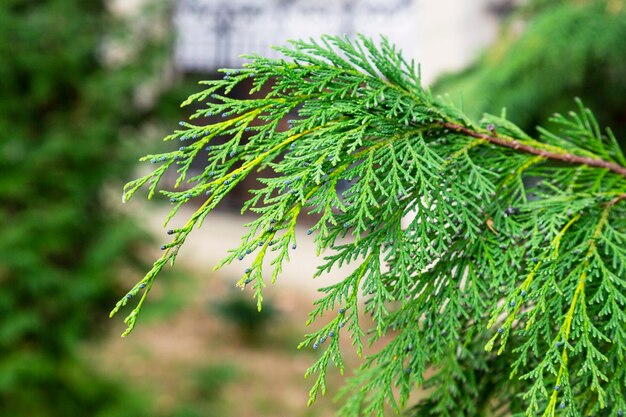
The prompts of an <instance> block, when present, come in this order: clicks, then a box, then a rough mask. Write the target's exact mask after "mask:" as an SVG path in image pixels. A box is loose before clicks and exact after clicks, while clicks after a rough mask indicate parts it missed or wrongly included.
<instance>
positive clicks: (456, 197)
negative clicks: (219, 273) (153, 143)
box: [113, 37, 626, 416]
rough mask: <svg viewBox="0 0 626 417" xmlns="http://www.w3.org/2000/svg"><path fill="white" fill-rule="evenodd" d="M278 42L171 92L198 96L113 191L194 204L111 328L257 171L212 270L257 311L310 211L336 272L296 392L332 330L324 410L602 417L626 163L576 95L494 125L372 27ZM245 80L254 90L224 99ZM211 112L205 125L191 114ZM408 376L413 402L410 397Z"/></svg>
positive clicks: (611, 398) (617, 334)
mask: <svg viewBox="0 0 626 417" xmlns="http://www.w3.org/2000/svg"><path fill="white" fill-rule="evenodd" d="M280 50H281V52H282V53H283V54H284V55H285V57H286V59H282V60H272V59H266V58H263V57H259V56H253V57H251V61H250V62H249V63H248V64H246V65H245V66H244V68H243V69H239V70H225V77H224V78H223V79H221V80H215V81H207V82H205V83H204V84H205V90H204V91H202V92H200V93H197V94H195V95H193V96H191V97H190V98H189V100H187V101H186V102H185V104H190V103H195V102H200V103H203V105H202V107H201V108H200V109H199V110H198V111H197V112H196V113H195V115H194V116H192V121H189V122H181V126H182V128H181V129H180V130H177V131H176V132H175V133H173V134H172V135H170V136H168V137H167V138H166V140H179V141H181V142H182V144H183V146H182V148H180V150H178V151H174V152H169V153H165V154H159V155H149V156H147V157H145V158H144V160H150V161H151V162H153V163H154V164H156V165H157V167H156V169H155V170H154V171H153V172H152V173H150V174H148V175H147V176H145V177H143V178H140V179H138V180H135V181H133V182H131V183H129V184H128V185H127V186H126V188H125V197H124V198H125V199H128V198H130V197H131V196H132V195H133V194H134V193H135V192H136V191H137V190H138V189H139V188H140V187H141V186H143V185H148V186H149V189H150V195H153V194H154V193H155V192H156V191H157V190H158V189H159V180H160V178H161V176H162V175H163V173H164V172H165V171H167V170H168V169H170V168H173V169H177V172H178V174H179V181H178V184H181V183H182V182H183V181H185V180H186V181H187V183H188V184H187V186H188V187H189V188H188V189H187V190H185V191H180V192H179V191H175V190H174V191H172V190H160V192H161V193H163V194H165V195H167V196H168V197H170V198H171V201H172V204H173V206H174V208H173V212H176V210H177V209H178V208H179V207H180V206H182V205H183V204H186V203H188V202H190V201H200V200H202V201H203V203H202V204H201V205H200V207H199V208H198V209H197V211H196V212H195V213H194V214H193V215H192V216H191V217H190V219H189V220H188V222H187V223H186V224H185V225H184V226H183V227H181V228H179V229H175V230H172V231H170V234H172V235H173V240H172V241H171V243H169V244H167V245H164V246H163V250H164V254H163V256H162V257H161V258H160V259H159V260H157V261H156V262H155V264H154V266H153V268H152V269H151V270H150V271H149V272H148V274H147V275H146V276H145V277H144V278H143V279H142V280H141V281H140V282H139V283H138V284H137V285H136V286H135V287H134V288H132V289H131V290H130V292H129V293H128V296H127V297H124V298H123V299H122V300H121V301H120V302H119V303H118V305H117V306H116V308H115V309H114V311H113V313H115V312H116V311H117V310H118V309H119V308H120V307H121V306H123V305H125V304H127V303H128V302H129V300H131V299H132V297H134V296H140V297H141V299H140V301H139V303H138V305H137V306H136V307H135V308H134V309H133V310H132V312H131V313H130V315H129V316H128V317H127V319H126V322H127V324H128V330H127V332H126V333H125V334H127V333H128V332H130V331H131V330H132V328H133V327H134V325H135V322H136V319H137V315H138V314H139V311H140V308H141V305H142V303H143V302H144V300H145V298H146V295H147V294H148V292H149V290H150V288H151V287H152V285H153V283H154V280H155V277H156V276H157V274H158V273H159V272H160V271H161V270H162V268H163V267H164V266H165V265H166V264H167V263H168V262H174V260H175V258H176V254H177V253H178V250H179V249H180V247H181V246H182V245H183V244H184V242H185V239H186V237H187V236H188V235H189V233H191V231H192V230H193V229H194V228H196V227H199V226H200V224H201V223H202V221H203V219H204V218H205V217H206V216H207V215H208V214H209V213H210V212H211V211H212V210H213V209H214V208H215V207H216V206H217V204H218V203H219V202H220V201H221V200H222V199H223V198H224V196H225V195H227V193H229V192H230V191H231V190H232V189H233V187H235V186H236V185H237V184H238V183H239V182H240V181H242V180H243V179H244V178H245V177H246V176H247V175H249V174H250V173H251V172H253V171H258V172H260V175H261V177H260V178H259V187H258V188H256V189H254V190H251V193H252V194H251V197H250V199H249V200H248V201H247V202H246V203H245V205H244V207H243V209H242V212H245V211H250V212H252V213H254V214H255V215H256V216H255V217H254V219H253V220H251V221H250V222H249V223H248V232H247V233H246V234H245V235H244V236H243V237H242V242H241V245H240V246H239V247H238V248H235V249H233V250H232V251H231V252H230V254H229V256H228V257H227V258H226V259H225V260H224V261H223V262H222V263H221V264H220V265H223V264H224V263H228V262H231V261H233V260H237V259H240V260H244V259H246V260H247V259H249V261H248V265H249V268H248V269H247V270H246V272H245V273H244V275H243V276H242V278H241V280H240V281H239V285H241V286H243V287H246V286H249V287H251V288H252V291H253V293H254V294H255V296H256V297H257V300H258V303H259V308H260V307H261V302H262V295H263V288H264V287H265V283H266V279H269V280H271V281H272V282H273V281H274V280H275V279H276V278H277V276H278V275H279V274H280V271H281V266H282V264H283V262H285V261H287V260H288V258H289V252H290V251H291V250H293V249H295V245H296V235H295V228H296V224H297V223H298V220H299V218H300V217H301V216H303V215H306V214H308V213H314V214H315V217H313V218H314V219H315V220H314V221H315V223H314V225H313V226H312V227H311V228H310V229H309V230H308V231H307V234H308V235H312V236H311V238H312V239H315V242H316V244H317V249H318V251H319V252H320V253H324V262H323V263H322V265H321V266H320V267H319V270H318V272H317V275H320V274H324V273H325V272H327V271H330V270H331V269H333V268H337V267H341V266H343V265H348V264H350V265H353V266H354V268H353V272H351V273H349V274H348V275H347V276H346V277H345V278H344V279H343V280H342V281H340V282H338V283H337V284H334V285H330V286H328V287H325V288H321V289H320V291H321V292H322V296H321V298H320V299H319V300H317V302H316V304H315V308H314V310H313V311H312V312H311V314H310V323H313V322H315V321H316V320H317V319H319V318H320V317H322V316H326V318H327V320H326V321H325V322H326V324H325V325H323V326H320V327H319V328H318V329H317V330H314V331H312V333H310V334H308V335H307V336H306V338H305V340H304V341H303V342H302V344H301V345H300V347H301V348H313V349H317V350H319V351H321V352H320V354H319V357H318V359H317V361H316V362H315V364H314V365H313V366H312V367H311V368H310V369H309V371H308V372H307V375H308V376H311V375H315V376H316V378H315V381H314V383H313V388H312V390H311V401H313V400H314V399H315V397H316V396H317V395H318V394H320V393H321V394H323V393H324V392H325V391H326V385H325V375H326V373H327V369H328V366H329V365H331V364H332V365H334V366H336V367H337V368H338V369H339V371H340V372H342V373H343V371H344V364H343V361H342V356H341V351H340V348H339V340H340V339H341V338H349V339H350V341H351V343H352V344H353V345H354V346H355V348H356V350H357V352H358V353H359V354H361V355H363V356H364V358H363V362H362V364H361V366H360V367H359V369H358V370H357V371H356V372H355V375H354V376H352V377H351V378H349V379H348V381H347V385H346V387H345V389H344V390H343V397H342V398H343V401H342V406H341V408H340V411H339V415H341V416H358V415H377V416H382V415H383V413H384V412H385V410H386V407H391V408H392V409H394V410H396V411H401V410H407V412H408V413H410V414H412V415H441V416H459V415H473V416H478V415H495V414H496V413H498V412H502V411H503V410H508V411H510V412H511V413H514V414H525V415H528V416H531V415H536V414H537V413H539V414H542V415H544V416H548V415H554V414H556V413H562V414H563V415H567V416H579V415H612V416H615V415H621V412H622V411H621V410H626V404H625V403H624V399H625V396H624V394H625V393H626V392H625V390H626V384H625V382H626V366H624V354H625V353H626V352H625V350H626V331H625V329H626V297H625V295H624V294H625V293H626V279H625V276H626V270H625V268H626V262H625V261H626V249H624V248H626V245H625V243H626V223H625V222H624V220H623V219H624V218H625V216H626V168H624V165H626V160H625V158H624V155H623V154H622V152H621V150H620V148H619V146H618V145H617V142H616V139H615V137H614V136H613V134H612V133H611V132H610V131H608V130H607V131H602V130H601V129H600V127H599V125H598V123H597V122H596V120H595V118H594V116H593V115H592V114H591V112H590V111H589V110H588V109H586V108H584V107H583V105H582V104H581V103H580V101H579V102H578V110H577V112H571V113H568V114H567V115H557V116H555V117H554V118H553V122H554V123H555V125H556V126H557V128H556V129H555V130H553V131H548V130H543V129H542V130H541V131H540V132H539V136H538V137H532V136H530V135H528V134H526V133H525V132H524V131H522V130H521V129H520V128H518V127H517V126H516V125H514V124H513V123H512V122H510V121H508V120H506V119H505V118H504V117H497V116H492V115H485V116H484V117H483V118H482V119H481V120H480V121H479V122H476V121H474V120H472V119H470V118H468V117H466V116H465V115H464V114H463V113H462V112H461V111H460V110H458V109H456V108H454V107H453V106H452V105H450V104H448V103H446V102H444V101H442V100H440V99H438V98H435V97H433V96H432V95H431V94H430V93H429V91H428V90H427V89H425V88H423V87H422V86H421V83H420V77H419V74H418V73H416V69H415V67H414V65H413V63H411V62H406V61H405V60H404V59H403V58H402V56H401V55H400V53H399V52H398V51H397V50H396V49H395V48H394V47H393V46H392V45H390V44H389V43H388V42H387V41H386V40H385V39H383V40H382V41H381V43H380V45H378V46H377V45H375V44H374V43H373V42H372V41H370V40H368V39H365V38H361V39H360V40H359V41H358V42H351V41H348V40H345V39H343V38H336V37H323V38H322V39H321V40H320V41H318V42H316V41H309V42H302V41H297V42H293V43H292V44H291V48H281V49H280ZM250 79H252V84H253V87H252V91H251V93H254V92H259V91H262V92H264V95H263V96H262V97H261V98H259V97H258V96H254V97H252V96H251V97H250V98H244V99H232V98H229V97H228V96H227V94H228V92H229V91H230V90H231V89H233V88H234V87H235V86H237V85H238V84H239V83H241V82H244V81H247V80H250ZM294 112H296V113H297V118H295V119H294V120H291V121H290V122H289V127H288V128H286V129H281V128H280V125H279V122H280V121H281V120H282V119H283V118H285V117H288V115H290V114H293V113H294ZM215 114H222V115H223V117H224V119H223V120H222V121H217V122H215V123H210V124H206V125H205V124H202V123H201V122H198V123H194V122H193V119H199V118H202V117H203V116H207V115H215ZM218 138H219V139H220V141H219V142H218V143H220V144H217V145H216V144H214V141H216V139H218ZM221 139H223V140H221ZM197 158H207V163H206V169H205V171H204V172H203V173H201V174H199V175H197V176H195V177H193V178H188V179H187V178H186V174H187V170H188V168H189V166H190V164H191V162H192V161H193V160H194V159H197ZM340 182H342V183H344V184H348V186H347V189H342V188H339V186H338V184H339V183H340ZM220 265H218V267H219V266H220ZM266 268H269V269H270V272H269V278H266V275H265V269H266ZM363 314H366V315H369V316H370V317H371V321H363V320H362V319H363ZM370 322H371V325H370V324H367V323H370ZM365 343H369V344H372V345H374V346H373V347H372V351H371V353H364V352H365V350H364V344H365ZM420 386H423V387H427V388H429V390H428V391H427V393H428V396H427V398H425V399H423V400H421V401H419V402H418V403H417V404H416V405H414V406H412V407H411V406H410V405H409V396H410V394H411V393H412V392H413V391H414V390H415V389H416V388H417V387H420Z"/></svg>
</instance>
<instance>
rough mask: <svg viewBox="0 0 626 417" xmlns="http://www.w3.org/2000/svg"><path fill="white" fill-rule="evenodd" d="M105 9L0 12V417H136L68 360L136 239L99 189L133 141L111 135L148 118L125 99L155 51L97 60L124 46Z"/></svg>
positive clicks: (158, 45) (116, 392)
mask: <svg viewBox="0 0 626 417" xmlns="http://www.w3.org/2000/svg"><path fill="white" fill-rule="evenodd" d="M107 3H108V2H105V1H104V0H101V1H82V2H76V1H71V0H49V1H45V2H41V1H26V0H4V1H2V2H0V63H1V64H0V286H1V289H0V415H3V416H4V415H6V416H37V417H42V416H43V417H45V416H64V417H71V416H81V417H83V416H104V415H107V416H108V415H111V416H122V415H133V416H137V415H139V414H138V410H139V408H140V407H139V408H137V407H134V406H131V405H129V404H130V403H129V402H128V401H126V400H125V399H124V398H126V397H125V396H124V394H123V392H122V390H121V389H119V388H115V386H114V385H113V384H112V383H109V382H106V381H103V380H100V379H99V378H98V377H96V376H95V375H93V373H92V372H91V371H90V370H89V368H88V367H87V366H86V365H85V364H84V363H82V362H81V361H80V360H79V359H77V355H76V353H75V346H76V342H77V341H79V340H80V339H82V338H84V337H86V336H88V335H90V334H91V335H93V334H95V333H97V331H98V330H102V326H103V321H104V320H106V317H107V314H106V312H107V311H108V308H109V307H110V304H111V300H112V299H114V297H115V293H116V292H118V291H117V289H116V280H115V279H114V277H115V273H116V271H118V268H119V267H120V266H121V265H123V264H124V263H125V262H126V263H127V262H128V261H130V262H134V261H133V259H132V258H131V257H130V255H129V254H131V253H132V252H133V251H131V250H129V249H130V248H131V245H133V243H134V242H137V240H138V238H139V236H140V232H139V230H138V229H137V228H135V227H134V225H133V224H130V222H129V220H128V219H125V218H122V217H121V216H120V215H119V214H116V213H113V212H111V210H110V209H109V208H108V207H107V204H106V201H105V198H104V195H103V187H104V186H105V185H107V183H108V182H110V181H118V180H119V179H120V178H124V177H125V176H127V175H129V174H128V173H126V174H125V173H124V172H126V171H128V169H129V167H130V166H131V165H130V163H131V161H132V160H135V159H136V158H135V155H134V154H133V153H132V152H130V150H131V146H130V145H128V144H126V143H124V142H125V141H128V138H129V137H132V136H133V135H132V134H129V132H128V131H126V132H125V133H124V134H122V133H121V130H122V129H123V128H124V127H125V126H130V125H136V124H138V123H140V122H141V121H143V120H145V119H146V118H147V117H148V116H149V111H148V110H146V109H147V107H146V106H145V105H144V106H137V105H135V103H136V102H137V96H136V88H137V86H138V85H140V82H141V81H142V80H145V79H147V78H148V77H149V76H150V75H151V74H154V73H155V70H157V69H158V68H159V67H160V63H162V62H163V60H162V57H163V54H164V53H165V52H166V48H165V43H164V41H163V39H157V38H154V39H153V38H152V37H150V36H145V35H146V34H145V33H143V34H142V35H143V37H142V39H143V40H144V42H143V44H140V45H138V44H137V43H136V42H134V43H132V51H130V52H131V53H130V55H129V56H131V57H132V59H121V60H120V59H118V60H112V59H109V58H110V57H109V58H107V54H108V53H109V52H110V51H112V49H111V48H115V45H116V44H117V45H118V46H117V47H118V49H119V46H120V45H124V39H125V38H124V37H126V36H129V35H130V33H131V31H130V27H129V26H127V25H126V23H124V22H122V21H121V20H119V19H116V18H114V17H113V16H112V15H111V14H110V13H109V12H108V11H107V9H106V7H105V5H106V4H107ZM115 39H117V40H115ZM116 42H117V43H116ZM107 45H108V46H107ZM111 45H113V46H111ZM107 48H108V49H107ZM140 107H141V108H140ZM122 138H125V139H122ZM129 407H130V408H129Z"/></svg>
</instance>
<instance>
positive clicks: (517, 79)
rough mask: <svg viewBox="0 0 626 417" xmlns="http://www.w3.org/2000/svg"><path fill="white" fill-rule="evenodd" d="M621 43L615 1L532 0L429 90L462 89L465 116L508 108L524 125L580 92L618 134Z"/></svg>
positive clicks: (622, 15)
mask: <svg viewBox="0 0 626 417" xmlns="http://www.w3.org/2000/svg"><path fill="white" fill-rule="evenodd" d="M520 25H522V26H524V30H523V31H520ZM624 49H626V5H625V4H624V2H623V1H622V0H587V1H572V0H531V1H528V2H524V6H522V7H521V8H520V10H518V12H517V13H515V14H514V15H513V18H512V19H510V21H509V22H507V24H505V26H504V28H503V30H502V33H501V35H500V37H499V39H498V40H497V41H496V42H495V43H494V45H492V46H491V47H490V48H489V49H487V50H486V51H485V53H483V54H482V56H481V57H480V59H478V60H476V62H474V63H473V64H472V65H471V66H469V68H467V69H465V70H463V71H462V72H461V73H458V74H451V75H447V76H444V77H442V78H441V79H440V80H438V82H437V83H436V84H435V86H434V87H433V89H434V91H436V92H449V93H450V94H451V95H453V96H455V97H458V93H462V94H463V96H462V99H461V100H460V101H462V102H463V106H464V108H465V109H467V112H468V114H469V115H470V116H480V115H481V114H483V113H484V112H487V113H492V112H499V111H500V109H502V108H507V109H511V110H512V112H511V114H510V118H511V121H513V122H514V123H515V124H517V125H518V126H520V127H522V128H523V129H532V128H534V127H535V126H537V125H542V124H545V123H546V122H547V121H548V119H549V118H550V116H551V115H552V114H553V113H554V112H557V111H563V112H565V111H567V109H569V108H570V106H571V98H572V97H574V96H576V97H580V98H581V99H583V100H584V102H585V103H586V104H587V105H588V106H590V107H591V108H593V109H594V111H595V112H596V114H597V117H598V119H599V120H600V121H601V123H603V124H608V125H609V126H611V128H613V129H614V131H615V132H617V133H618V136H620V137H622V139H623V136H624V135H625V134H626V113H625V106H624V99H623V97H624V94H626V54H623V53H619V52H617V51H623V50H624ZM538 85H540V88H537V86H538ZM624 146H626V143H622V147H624Z"/></svg>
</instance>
